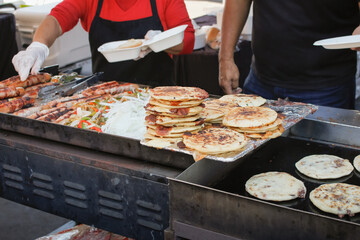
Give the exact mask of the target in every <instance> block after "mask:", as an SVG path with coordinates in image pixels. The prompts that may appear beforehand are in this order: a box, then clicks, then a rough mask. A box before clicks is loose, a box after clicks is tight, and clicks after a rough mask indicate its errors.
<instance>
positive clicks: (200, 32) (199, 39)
mask: <svg viewBox="0 0 360 240" xmlns="http://www.w3.org/2000/svg"><path fill="white" fill-rule="evenodd" d="M205 45H206V30H205V28H200V29H196V30H195V43H194V50H197V49H200V48H203V47H205Z"/></svg>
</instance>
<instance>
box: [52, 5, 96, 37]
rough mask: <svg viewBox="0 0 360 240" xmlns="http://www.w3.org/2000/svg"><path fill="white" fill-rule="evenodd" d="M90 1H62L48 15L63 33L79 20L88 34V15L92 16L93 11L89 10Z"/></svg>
mask: <svg viewBox="0 0 360 240" xmlns="http://www.w3.org/2000/svg"><path fill="white" fill-rule="evenodd" d="M90 1H91V0H90ZM90 1H89V0H81V1H79V0H64V1H62V2H61V3H59V4H58V5H56V6H55V7H54V8H53V9H52V10H51V12H50V15H52V16H54V17H55V18H56V20H57V21H58V22H59V24H60V26H61V29H62V31H63V33H65V32H67V31H70V30H71V29H72V28H73V27H75V25H76V24H77V23H78V21H79V19H80V20H81V24H82V26H83V28H84V29H85V31H87V32H88V31H89V29H90V25H89V21H88V20H90V19H89V15H93V13H92V12H93V9H89V4H90ZM90 24H91V22H90Z"/></svg>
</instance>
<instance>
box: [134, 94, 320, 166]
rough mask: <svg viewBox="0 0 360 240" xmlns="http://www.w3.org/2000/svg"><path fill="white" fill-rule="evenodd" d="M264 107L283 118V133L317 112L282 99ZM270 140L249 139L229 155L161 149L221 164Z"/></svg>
mask: <svg viewBox="0 0 360 240" xmlns="http://www.w3.org/2000/svg"><path fill="white" fill-rule="evenodd" d="M264 106H265V107H269V108H271V109H273V110H275V111H276V112H277V113H278V114H280V115H282V116H283V117H284V119H283V122H282V124H283V127H284V129H285V131H286V130H287V129H289V128H291V127H292V126H294V125H295V124H296V123H298V122H300V121H301V120H302V119H304V118H305V117H306V116H307V115H309V114H312V113H314V112H316V111H317V109H318V107H317V106H315V105H313V104H305V103H300V102H291V101H287V100H283V99H279V100H267V101H266V104H265V105H264ZM269 140H271V139H261V140H254V139H249V140H248V143H247V144H246V145H245V147H244V148H243V149H241V150H239V151H236V152H229V153H223V154H219V155H206V156H201V154H199V153H197V152H195V151H192V150H190V149H188V148H185V149H183V148H179V147H178V146H177V145H176V144H173V145H171V146H169V147H165V148H163V149H166V150H169V151H175V152H181V153H185V154H188V155H192V156H193V157H194V159H195V160H197V159H199V157H200V159H202V158H206V159H212V160H216V161H221V162H233V161H235V160H237V159H239V158H242V157H243V156H245V155H247V154H249V153H250V152H252V151H253V150H254V149H256V148H258V147H259V146H261V145H262V144H264V143H266V142H267V141H269ZM140 143H141V144H142V145H145V146H146V142H145V140H141V142H140Z"/></svg>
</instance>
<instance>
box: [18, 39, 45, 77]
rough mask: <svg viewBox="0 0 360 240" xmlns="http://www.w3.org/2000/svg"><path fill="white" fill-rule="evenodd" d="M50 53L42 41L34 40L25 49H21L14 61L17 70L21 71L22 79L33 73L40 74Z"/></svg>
mask: <svg viewBox="0 0 360 240" xmlns="http://www.w3.org/2000/svg"><path fill="white" fill-rule="evenodd" d="M48 55H49V48H48V47H47V46H46V45H45V44H43V43H40V42H32V43H31V44H30V45H29V46H28V47H27V48H26V50H25V51H20V52H19V53H18V54H16V55H15V56H14V57H13V59H12V63H13V65H14V68H15V70H16V71H17V72H18V73H19V75H20V79H21V81H25V80H26V78H27V77H28V76H29V71H30V69H31V74H38V73H39V70H40V67H41V65H42V64H43V63H44V61H45V59H46V57H47V56H48Z"/></svg>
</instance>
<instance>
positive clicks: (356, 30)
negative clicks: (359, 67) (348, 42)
mask: <svg viewBox="0 0 360 240" xmlns="http://www.w3.org/2000/svg"><path fill="white" fill-rule="evenodd" d="M352 35H360V26H358V27H357V28H355V30H354V32H353V33H352ZM351 50H354V51H360V47H357V48H351Z"/></svg>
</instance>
